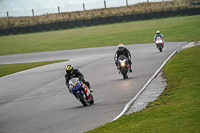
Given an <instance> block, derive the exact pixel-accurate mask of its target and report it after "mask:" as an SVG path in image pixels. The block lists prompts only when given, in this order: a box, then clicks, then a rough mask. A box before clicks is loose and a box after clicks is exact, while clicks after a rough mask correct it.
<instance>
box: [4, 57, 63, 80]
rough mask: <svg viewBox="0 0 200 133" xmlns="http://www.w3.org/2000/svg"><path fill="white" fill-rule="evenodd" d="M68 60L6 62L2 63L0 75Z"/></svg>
mask: <svg viewBox="0 0 200 133" xmlns="http://www.w3.org/2000/svg"><path fill="white" fill-rule="evenodd" d="M63 61H67V60H56V61H44V62H31V63H17V64H5V65H0V77H3V76H5V75H9V74H12V73H15V72H19V71H23V70H26V69H30V68H34V67H38V66H43V65H48V64H52V63H58V62H63Z"/></svg>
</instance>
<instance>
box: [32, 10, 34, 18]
mask: <svg viewBox="0 0 200 133" xmlns="http://www.w3.org/2000/svg"><path fill="white" fill-rule="evenodd" d="M32 14H33V17H34V10H33V9H32Z"/></svg>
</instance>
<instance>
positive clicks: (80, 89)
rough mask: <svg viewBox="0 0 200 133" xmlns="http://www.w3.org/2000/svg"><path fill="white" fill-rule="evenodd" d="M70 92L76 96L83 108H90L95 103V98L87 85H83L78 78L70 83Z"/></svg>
mask: <svg viewBox="0 0 200 133" xmlns="http://www.w3.org/2000/svg"><path fill="white" fill-rule="evenodd" d="M69 90H70V91H71V92H72V93H73V94H74V96H75V97H76V99H78V100H79V101H80V102H81V103H82V104H83V106H88V105H90V104H93V103H94V97H93V95H92V93H91V92H90V89H89V88H88V87H87V85H85V84H83V82H82V81H80V80H79V79H78V78H72V79H71V80H70V81H69Z"/></svg>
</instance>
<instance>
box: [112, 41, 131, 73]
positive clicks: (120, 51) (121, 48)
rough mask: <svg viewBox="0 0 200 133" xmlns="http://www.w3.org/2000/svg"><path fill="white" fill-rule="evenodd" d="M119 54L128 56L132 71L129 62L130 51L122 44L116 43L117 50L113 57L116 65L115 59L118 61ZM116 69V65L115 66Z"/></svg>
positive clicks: (129, 59)
mask: <svg viewBox="0 0 200 133" xmlns="http://www.w3.org/2000/svg"><path fill="white" fill-rule="evenodd" d="M120 55H124V56H126V57H127V58H128V63H129V64H130V72H132V69H131V64H132V61H131V53H130V51H129V50H128V49H127V48H125V47H124V45H123V44H119V45H118V50H117V52H116V53H115V57H114V60H115V65H116V66H117V61H118V58H119V56H120ZM117 69H119V68H118V66H117Z"/></svg>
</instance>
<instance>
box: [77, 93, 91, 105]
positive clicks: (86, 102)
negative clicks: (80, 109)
mask: <svg viewBox="0 0 200 133" xmlns="http://www.w3.org/2000/svg"><path fill="white" fill-rule="evenodd" d="M76 96H77V97H78V99H79V100H80V102H81V103H82V104H83V106H88V105H89V103H88V101H87V99H86V97H85V95H82V94H81V93H78V94H76Z"/></svg>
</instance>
